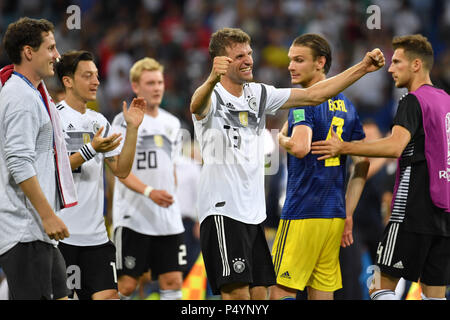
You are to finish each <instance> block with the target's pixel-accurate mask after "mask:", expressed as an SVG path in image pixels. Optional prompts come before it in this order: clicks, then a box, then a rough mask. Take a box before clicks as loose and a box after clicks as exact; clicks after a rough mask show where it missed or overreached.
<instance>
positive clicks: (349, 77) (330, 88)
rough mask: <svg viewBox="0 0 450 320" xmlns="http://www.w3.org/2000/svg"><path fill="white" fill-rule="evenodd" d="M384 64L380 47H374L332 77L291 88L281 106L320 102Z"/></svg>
mask: <svg viewBox="0 0 450 320" xmlns="http://www.w3.org/2000/svg"><path fill="white" fill-rule="evenodd" d="M384 64H385V60H384V55H383V53H382V52H381V50H380V49H374V50H372V51H371V52H368V53H366V55H365V57H364V59H363V60H362V61H361V62H359V63H358V64H355V65H354V66H353V67H350V68H348V69H347V70H345V71H343V72H341V73H340V74H338V75H336V76H334V77H331V78H328V79H326V80H322V81H320V82H317V83H316V84H315V85H313V86H311V87H308V88H306V89H300V88H293V89H291V95H290V97H289V99H288V100H287V101H286V103H285V104H284V105H283V106H282V107H281V108H282V109H288V108H293V107H299V106H311V105H312V106H315V105H318V104H321V103H322V102H324V101H326V100H327V99H330V98H332V97H334V96H335V95H337V94H338V93H340V92H341V91H343V90H344V89H346V88H347V87H349V86H350V85H351V84H353V83H354V82H356V81H357V80H359V79H360V78H361V77H362V76H364V75H365V74H367V73H369V72H373V71H376V70H378V69H380V68H381V67H383V66H384Z"/></svg>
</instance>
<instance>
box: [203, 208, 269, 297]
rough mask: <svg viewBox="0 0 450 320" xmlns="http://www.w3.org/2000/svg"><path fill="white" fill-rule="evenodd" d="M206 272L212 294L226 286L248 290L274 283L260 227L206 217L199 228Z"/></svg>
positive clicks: (226, 219)
mask: <svg viewBox="0 0 450 320" xmlns="http://www.w3.org/2000/svg"><path fill="white" fill-rule="evenodd" d="M200 241H201V246H202V253H203V259H204V261H205V268H206V273H207V276H208V281H209V283H210V285H211V289H212V291H213V293H214V294H220V289H221V287H222V286H224V285H226V284H232V283H247V284H249V286H250V287H255V286H266V287H268V286H271V285H274V284H276V280H275V271H274V267H273V263H272V257H271V255H270V250H269V247H268V245H267V241H266V237H265V234H264V229H263V227H262V225H261V224H259V225H254V224H245V223H242V222H239V221H236V220H234V219H231V218H229V217H226V216H221V215H213V216H208V217H206V218H205V220H203V221H202V223H201V225H200Z"/></svg>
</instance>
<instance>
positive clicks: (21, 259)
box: [0, 241, 70, 300]
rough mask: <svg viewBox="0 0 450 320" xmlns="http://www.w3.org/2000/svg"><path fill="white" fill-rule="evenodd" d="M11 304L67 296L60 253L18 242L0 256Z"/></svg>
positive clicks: (36, 243)
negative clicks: (12, 301) (16, 301)
mask: <svg viewBox="0 0 450 320" xmlns="http://www.w3.org/2000/svg"><path fill="white" fill-rule="evenodd" d="M0 266H1V267H2V268H3V271H4V272H5V275H6V279H7V281H8V287H9V296H10V299H12V300H50V299H60V298H64V297H67V296H68V295H69V293H70V292H69V290H67V286H66V265H65V263H64V258H63V257H62V255H61V252H60V251H59V250H58V248H56V247H55V246H53V245H52V244H49V243H46V242H43V241H32V242H19V243H18V244H16V245H15V246H14V247H13V248H11V249H10V250H8V251H7V252H5V253H4V254H2V255H1V256H0Z"/></svg>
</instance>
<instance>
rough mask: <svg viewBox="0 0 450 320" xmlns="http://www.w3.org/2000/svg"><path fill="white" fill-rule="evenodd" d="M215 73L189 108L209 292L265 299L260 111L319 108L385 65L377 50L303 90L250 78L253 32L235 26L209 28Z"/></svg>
mask: <svg viewBox="0 0 450 320" xmlns="http://www.w3.org/2000/svg"><path fill="white" fill-rule="evenodd" d="M209 52H210V55H211V57H212V58H213V66H212V71H211V73H210V75H209V77H208V78H207V79H206V81H205V82H204V83H203V84H202V85H201V86H200V87H199V88H198V89H197V90H196V91H195V92H194V95H193V96H192V100H191V104H190V110H191V112H192V113H193V121H194V126H195V133H196V137H197V139H198V141H199V143H200V146H201V150H202V156H203V160H204V165H203V169H202V175H201V177H200V185H199V196H198V212H199V220H200V223H201V225H200V241H201V245H202V252H203V257H204V261H205V266H206V271H207V275H208V279H209V281H210V284H211V287H212V289H213V292H214V293H216V294H218V293H221V295H222V298H223V299H267V297H268V295H267V293H268V290H267V288H268V287H269V286H271V285H273V284H275V273H274V268H273V264H272V260H271V256H270V252H269V248H268V246H267V242H266V239H265V236H264V232H263V228H262V226H261V223H262V222H263V221H264V220H265V218H266V212H265V197H264V180H263V179H264V163H263V158H264V155H263V152H264V150H263V144H262V142H261V140H262V139H261V138H262V135H261V132H263V130H262V129H264V127H265V115H266V114H273V113H275V112H276V111H277V110H278V109H280V108H292V107H298V106H308V105H313V106H314V105H318V104H320V103H322V102H324V101H326V100H327V99H329V98H331V97H333V96H335V95H336V94H338V93H339V92H340V91H342V90H344V89H345V88H346V87H348V86H349V85H351V84H352V83H353V82H355V81H356V80H358V79H359V78H361V77H362V76H364V75H365V74H366V73H368V72H372V71H376V70H378V69H379V68H380V67H382V66H383V65H384V56H383V54H382V53H381V51H380V50H379V49H374V50H373V51H371V52H369V53H367V54H366V56H365V57H364V59H363V60H362V61H361V62H360V63H358V64H356V65H355V66H353V67H351V68H349V69H347V70H346V71H344V72H342V73H341V74H339V75H337V76H335V77H333V78H329V79H327V80H324V81H321V82H318V83H317V84H315V85H314V86H311V87H309V88H306V89H300V88H294V89H276V88H274V87H273V86H269V85H265V84H257V83H253V82H252V80H253V72H252V68H253V58H252V48H251V47H250V37H249V36H248V35H247V34H246V33H245V32H243V31H242V30H240V29H234V28H224V29H221V30H219V31H217V32H216V33H214V34H213V35H212V37H211V40H210V45H209Z"/></svg>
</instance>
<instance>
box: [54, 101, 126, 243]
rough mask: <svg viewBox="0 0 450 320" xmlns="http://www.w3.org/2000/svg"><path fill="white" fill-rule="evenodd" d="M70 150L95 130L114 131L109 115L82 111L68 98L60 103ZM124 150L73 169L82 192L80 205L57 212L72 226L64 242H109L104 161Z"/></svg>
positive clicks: (105, 154) (76, 150)
mask: <svg viewBox="0 0 450 320" xmlns="http://www.w3.org/2000/svg"><path fill="white" fill-rule="evenodd" d="M56 108H57V110H58V112H59V115H60V118H61V121H62V125H63V130H64V136H65V140H66V145H67V151H68V152H69V154H72V153H75V152H78V150H79V149H80V148H81V147H82V146H83V145H85V144H86V143H89V142H91V141H92V139H93V137H94V135H95V133H96V132H97V131H98V130H99V129H100V128H101V127H104V129H103V133H102V135H103V136H104V137H107V136H108V135H110V134H111V130H110V129H111V125H110V124H109V122H108V120H106V118H105V117H104V116H103V115H102V114H100V113H98V112H96V111H94V110H91V109H87V110H86V112H85V113H84V114H83V113H80V112H78V111H76V110H75V109H72V108H71V107H70V106H69V105H68V104H67V103H66V102H65V101H62V102H60V103H59V104H58V105H57V107H56ZM119 153H120V150H119V149H118V148H116V149H115V150H113V151H111V152H108V153H97V154H96V155H95V157H94V158H93V159H91V160H89V161H87V162H84V163H83V164H82V165H81V166H80V167H78V168H77V169H75V170H74V171H73V180H74V182H75V187H76V188H77V194H78V205H76V206H74V207H71V208H66V209H62V210H60V211H59V212H57V214H58V216H59V217H60V218H61V219H62V220H63V221H64V223H65V224H66V226H67V228H68V229H69V233H70V237H68V238H66V239H64V240H62V241H61V242H64V243H67V244H70V245H77V246H93V245H100V244H104V243H106V242H108V240H109V239H108V234H107V232H106V226H105V220H104V217H103V211H104V184H103V165H104V164H103V161H104V159H105V157H106V158H108V157H114V156H116V155H118V154H119Z"/></svg>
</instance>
